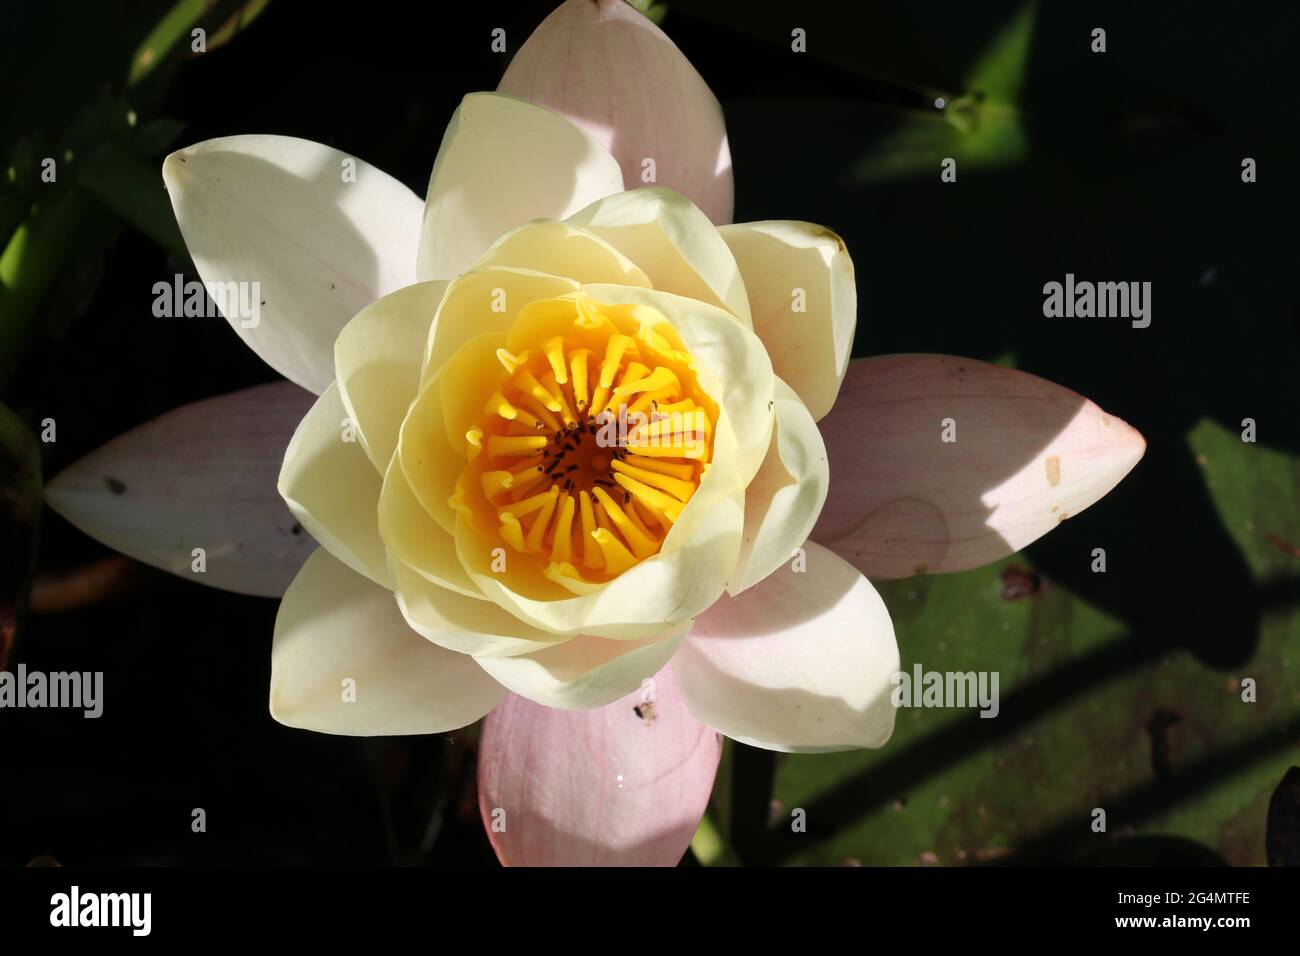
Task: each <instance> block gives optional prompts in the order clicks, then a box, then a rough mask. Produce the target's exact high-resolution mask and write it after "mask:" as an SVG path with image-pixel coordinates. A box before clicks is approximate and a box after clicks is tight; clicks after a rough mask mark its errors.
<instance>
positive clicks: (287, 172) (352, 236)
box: [163, 136, 422, 394]
mask: <svg viewBox="0 0 1300 956" xmlns="http://www.w3.org/2000/svg"><path fill="white" fill-rule="evenodd" d="M163 182H165V183H166V185H167V192H168V194H169V196H170V198H171V202H172V208H173V210H175V213H176V221H177V222H178V223H179V224H180V227H181V233H182V235H184V237H185V245H186V247H187V248H188V249H189V252H190V256H191V257H192V258H193V259H194V264H195V265H196V266H197V267H198V270H199V274H200V275H201V276H202V277H203V280H204V281H205V282H207V283H230V282H239V283H249V284H251V283H258V286H257V287H256V289H255V290H254V288H253V287H252V286H251V285H249V286H245V287H244V291H245V300H244V301H246V303H247V304H248V305H249V306H250V309H248V310H243V309H240V310H234V309H232V310H231V311H237V312H239V313H240V314H239V315H228V316H227V319H229V321H230V324H231V326H232V327H233V328H234V329H235V331H236V332H237V333H238V334H239V336H240V338H242V339H243V340H244V341H245V342H246V343H247V344H248V346H249V347H250V348H251V349H252V350H253V351H254V352H256V353H257V354H258V355H259V356H261V358H262V359H263V361H265V362H266V363H267V364H268V365H270V366H271V367H272V368H273V369H275V370H276V371H277V372H279V373H280V374H281V375H283V376H284V377H285V378H287V379H289V380H291V381H294V382H297V383H298V384H299V385H301V386H303V387H304V388H307V389H310V390H311V391H313V392H316V393H317V394H319V393H320V392H322V391H323V390H324V388H325V386H326V385H328V384H329V383H330V382H331V381H332V380H333V378H334V359H333V354H332V350H333V347H334V339H335V337H336V336H337V335H338V333H339V330H340V329H342V328H343V326H344V325H345V324H346V323H347V321H348V320H349V319H350V318H352V316H354V315H356V314H357V313H358V312H360V311H361V310H362V309H363V308H365V306H366V305H368V304H369V303H371V302H373V301H374V300H375V299H378V298H379V297H380V296H383V295H386V294H387V293H389V292H392V291H394V290H396V289H400V288H401V287H402V286H405V285H410V284H411V283H412V282H414V281H415V254H416V249H417V247H418V243H419V238H420V217H421V210H422V204H421V202H420V198H419V197H418V196H416V195H415V193H413V192H411V191H410V190H409V189H407V188H406V187H405V186H403V185H402V184H401V183H400V182H398V181H397V180H396V179H393V178H392V177H391V176H388V175H386V174H385V173H383V172H381V171H380V170H378V169H375V168H374V167H373V166H370V165H367V164H366V163H363V162H361V161H360V160H358V159H356V158H355V157H352V156H348V155H347V154H346V153H342V152H339V151H338V150H336V149H331V148H330V147H328V146H321V145H320V144H319V143H313V142H310V141H308V140H305V139H294V138H293V137H289V136H229V137H225V138H223V139H210V140H207V141H205V142H202V143H196V144H195V145H193V146H189V147H187V148H185V149H182V150H179V151H177V152H175V153H172V154H171V155H170V156H168V157H167V159H166V161H165V162H164V163H163ZM253 291H256V292H257V295H256V297H255V298H253V297H251V296H252V292H253ZM254 305H255V306H256V310H255V311H254V310H253V309H252V308H251V306H254Z"/></svg>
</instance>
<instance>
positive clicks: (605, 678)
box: [478, 621, 691, 710]
mask: <svg viewBox="0 0 1300 956" xmlns="http://www.w3.org/2000/svg"><path fill="white" fill-rule="evenodd" d="M690 629H691V622H690V621H687V622H685V623H684V624H679V625H676V626H675V627H673V628H671V629H670V630H669V631H668V633H667V634H665V635H663V636H661V637H654V638H648V639H646V640H641V641H611V640H607V639H606V638H602V637H590V636H586V635H583V636H581V637H575V638H573V639H572V640H569V641H565V642H564V643H563V644H560V645H557V646H556V647H552V648H548V649H546V650H542V651H535V652H533V653H531V654H527V655H524V656H521V657H497V658H487V657H480V658H479V659H478V662H479V664H481V665H482V667H483V669H484V670H485V671H487V672H488V673H489V674H491V675H492V676H493V677H494V678H496V680H497V681H499V682H500V683H501V685H502V686H504V687H505V688H506V689H507V690H510V691H513V692H514V693H516V694H518V695H519V696H521V697H527V698H528V699H529V700H531V701H535V702H536V703H539V704H542V705H544V706H546V707H557V708H559V709H560V710H590V709H591V708H593V707H604V706H605V705H606V704H609V703H612V702H613V701H616V700H618V699H619V698H620V697H625V696H626V695H628V694H630V693H632V691H634V690H636V689H637V688H638V687H641V686H642V685H643V683H648V682H649V679H650V678H652V677H653V676H654V675H655V674H657V673H658V672H659V670H660V668H662V667H663V666H664V665H665V664H667V663H668V660H669V658H671V657H672V656H673V654H674V653H675V652H676V651H677V648H678V647H680V646H681V643H682V638H683V637H685V636H686V634H687V632H688V631H689V630H690ZM649 691H650V692H651V693H653V688H649Z"/></svg>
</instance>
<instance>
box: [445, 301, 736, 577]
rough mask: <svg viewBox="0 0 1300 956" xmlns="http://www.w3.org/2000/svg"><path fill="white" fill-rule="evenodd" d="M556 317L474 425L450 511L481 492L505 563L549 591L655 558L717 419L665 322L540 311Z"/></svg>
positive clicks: (622, 314)
mask: <svg viewBox="0 0 1300 956" xmlns="http://www.w3.org/2000/svg"><path fill="white" fill-rule="evenodd" d="M543 306H544V307H546V308H549V309H550V310H551V311H552V312H554V311H556V310H557V309H558V311H559V312H560V313H561V315H562V316H563V319H562V320H561V321H558V322H557V321H551V322H550V323H549V325H547V326H546V328H547V332H548V333H549V334H547V335H546V337H545V338H543V339H541V340H539V341H536V342H534V343H532V344H531V345H529V347H528V348H526V349H523V350H522V351H519V352H517V353H515V352H511V351H509V350H507V349H505V348H502V349H500V350H498V352H497V358H498V360H499V361H500V364H501V368H502V374H501V379H500V383H499V386H498V387H497V388H496V389H495V390H494V391H493V392H492V394H491V397H490V398H489V399H488V401H487V403H486V405H485V407H484V409H483V417H482V419H481V420H480V421H479V422H478V423H477V424H476V425H474V426H473V427H471V428H470V429H469V430H468V432H467V433H466V435H465V443H466V444H465V450H466V457H467V459H468V460H469V464H468V465H467V467H466V468H465V470H464V472H463V473H462V475H461V478H460V481H459V482H458V487H457V493H456V495H454V496H453V499H452V505H453V507H459V508H461V509H463V510H464V511H465V512H466V513H467V514H468V515H469V516H470V517H471V520H473V518H474V517H475V516H474V514H473V512H474V510H475V509H474V508H472V507H471V506H470V505H469V504H468V503H467V502H468V500H469V499H470V498H471V497H474V498H477V495H476V494H475V495H470V494H467V493H466V492H467V490H468V489H471V488H473V489H474V491H475V492H477V491H478V490H481V492H482V496H483V497H482V500H481V502H480V503H481V504H482V505H484V507H483V511H484V512H485V513H484V514H481V515H480V516H479V517H480V519H481V520H480V521H478V522H476V524H479V525H483V524H490V523H491V522H492V521H493V519H495V529H493V530H494V531H495V533H496V535H498V536H499V538H500V540H501V541H503V542H504V543H505V544H506V545H508V546H509V548H510V549H512V550H513V552H516V553H519V554H524V555H529V556H532V558H533V559H534V560H535V561H537V563H538V567H539V568H540V569H541V570H542V571H544V572H545V573H546V574H547V576H548V577H551V578H553V579H555V578H557V576H559V577H560V578H561V579H564V580H567V581H568V582H571V583H582V582H587V583H593V584H594V583H600V582H604V581H608V580H610V579H611V578H613V577H616V576H617V575H619V574H622V573H623V572H624V571H626V570H627V569H628V568H630V567H632V566H633V565H635V564H637V563H638V562H640V561H643V560H645V559H646V558H649V557H651V556H652V555H654V554H657V553H658V552H659V549H660V547H661V546H662V545H663V541H664V538H665V537H666V536H667V535H668V533H669V531H670V530H671V529H672V527H673V524H674V523H675V522H676V521H677V520H678V518H679V517H680V516H681V513H682V509H683V508H684V507H685V505H686V503H687V502H688V501H690V499H691V496H692V495H693V494H694V493H695V490H696V488H697V487H698V485H699V482H700V479H701V477H702V476H703V474H704V471H705V470H706V469H707V468H708V463H709V461H710V458H711V454H712V439H713V426H714V422H715V421H716V417H717V407H716V405H714V403H713V402H712V401H711V400H710V399H709V398H708V396H707V395H705V394H704V393H703V391H702V390H701V389H700V387H699V385H698V383H697V381H696V375H695V363H694V359H693V358H692V356H691V355H690V353H689V352H688V351H687V350H686V349H685V347H684V346H683V345H682V344H681V342H680V340H679V339H677V337H676V334H675V332H671V331H670V328H671V327H669V328H668V329H665V327H664V321H665V320H663V317H662V316H660V315H659V314H658V313H651V314H652V316H653V317H656V318H657V319H658V320H659V321H658V322H656V321H653V320H652V319H651V318H648V317H647V314H646V313H647V312H648V311H649V310H645V309H637V308H633V307H626V306H604V305H599V304H597V303H593V302H591V301H590V300H587V299H584V298H582V297H580V296H578V297H573V298H565V299H563V300H548V302H547V303H543Z"/></svg>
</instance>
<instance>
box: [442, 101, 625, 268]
mask: <svg viewBox="0 0 1300 956" xmlns="http://www.w3.org/2000/svg"><path fill="white" fill-rule="evenodd" d="M622 189H623V174H622V173H621V172H619V168H618V163H617V162H615V160H614V157H612V156H610V154H609V152H608V150H606V149H605V147H604V146H602V145H600V143H598V142H597V141H596V140H595V139H593V138H592V136H591V135H590V134H589V133H586V132H584V131H583V130H582V129H580V128H579V127H577V126H575V125H574V124H573V123H571V122H569V121H568V120H566V119H565V118H564V117H562V116H559V115H558V114H556V113H552V112H551V111H550V110H545V109H542V108H541V107H540V106H533V105H532V104H531V103H526V102H524V101H523V100H518V99H515V98H514V97H510V96H503V95H501V94H499V93H471V94H470V95H469V96H467V97H465V99H464V100H462V101H461V104H460V106H459V107H458V108H457V110H456V112H455V113H454V114H453V115H452V117H451V122H450V123H448V124H447V131H446V133H445V134H443V138H442V145H441V146H440V147H439V148H438V158H437V160H436V161H435V162H434V164H433V174H432V175H431V176H430V177H429V192H428V199H427V201H426V203H425V210H424V227H423V231H422V232H421V235H420V253H419V259H418V265H417V272H418V274H419V277H420V278H421V279H452V278H455V277H456V276H458V275H460V274H461V273H462V272H464V271H465V270H466V269H468V268H469V267H470V265H471V264H472V263H473V262H474V260H475V259H477V258H478V257H479V256H481V255H482V254H483V251H484V250H485V249H487V248H488V246H490V245H491V244H492V243H493V242H495V241H496V239H497V237H499V236H501V235H502V234H503V233H505V232H508V231H509V230H511V229H513V228H515V227H516V226H521V225H523V224H524V223H526V222H528V221H529V220H530V219H564V218H566V217H568V216H569V215H571V214H573V213H574V212H577V211H578V210H579V209H582V208H583V207H584V206H586V205H588V204H589V203H592V202H594V201H595V200H597V199H599V198H600V197H602V196H608V195H609V194H611V193H617V192H621V191H622Z"/></svg>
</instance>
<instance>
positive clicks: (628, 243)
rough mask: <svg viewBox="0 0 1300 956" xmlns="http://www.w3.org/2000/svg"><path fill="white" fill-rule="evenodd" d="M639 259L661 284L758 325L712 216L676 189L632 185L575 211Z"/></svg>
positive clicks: (575, 218)
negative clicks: (633, 186) (636, 187)
mask: <svg viewBox="0 0 1300 956" xmlns="http://www.w3.org/2000/svg"><path fill="white" fill-rule="evenodd" d="M569 222H571V223H573V224H574V225H577V226H585V227H586V228H587V229H590V230H591V231H592V232H594V233H595V234H596V235H598V236H600V237H601V238H602V239H604V240H605V241H606V242H608V243H609V244H610V245H612V246H614V247H615V248H616V249H618V251H619V252H621V253H623V254H624V255H625V256H627V257H628V258H629V259H631V260H632V261H633V262H635V263H636V264H637V265H638V266H640V267H641V269H642V270H643V271H644V272H645V274H646V275H648V276H649V277H650V281H651V282H652V283H653V284H654V287H655V288H656V289H660V290H662V291H664V292H672V293H674V294H676V295H683V296H686V297H688V298H691V299H699V300H700V301H702V302H707V303H709V304H710V305H716V306H718V307H720V308H723V309H726V310H727V311H728V312H730V313H731V314H732V315H734V316H735V317H736V318H738V319H740V321H741V322H743V323H744V324H745V325H746V326H752V322H751V320H750V312H749V296H748V295H747V293H746V291H745V280H744V279H743V278H742V277H741V274H740V269H739V268H738V267H737V266H736V259H735V257H734V256H733V255H732V254H731V250H730V249H729V248H727V243H726V242H725V241H723V238H722V236H721V235H719V233H718V229H717V227H715V226H714V225H713V223H711V222H709V217H708V216H706V215H704V213H702V212H700V210H699V209H697V208H696V207H695V205H694V204H693V203H692V202H691V201H690V200H689V199H687V198H686V197H685V196H682V195H680V194H679V193H675V192H673V191H672V190H671V189H658V188H650V189H632V190H629V191H627V192H625V193H619V194H618V195H615V196H608V197H606V198H605V199H601V200H600V201H599V202H594V203H592V204H591V205H590V206H588V207H587V208H586V209H583V210H582V211H581V212H578V213H575V214H574V215H572V216H570V217H569Z"/></svg>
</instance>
